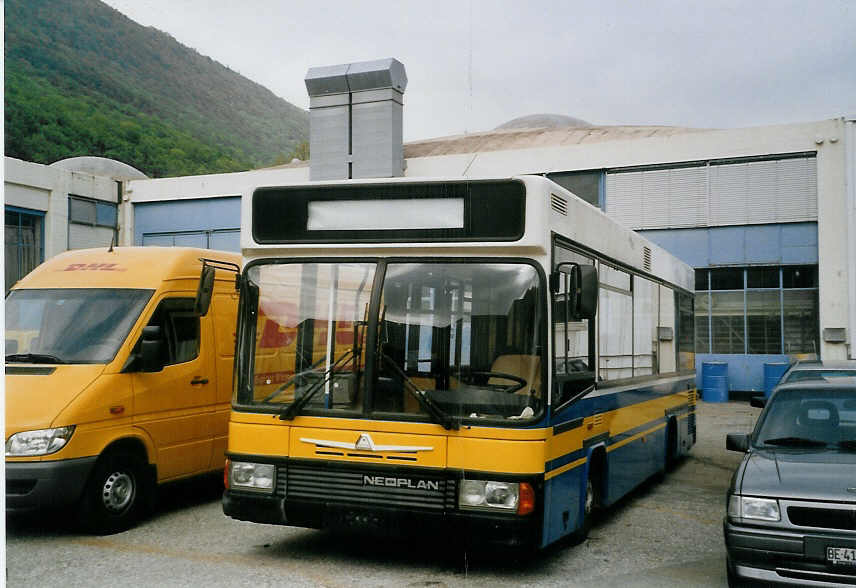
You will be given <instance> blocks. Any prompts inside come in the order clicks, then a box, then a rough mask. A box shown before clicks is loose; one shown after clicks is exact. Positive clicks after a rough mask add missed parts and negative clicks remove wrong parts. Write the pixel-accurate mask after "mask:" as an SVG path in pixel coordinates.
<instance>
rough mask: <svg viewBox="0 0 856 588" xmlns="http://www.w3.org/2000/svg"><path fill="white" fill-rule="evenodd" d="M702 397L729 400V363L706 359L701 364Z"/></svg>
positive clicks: (710, 399) (707, 400)
mask: <svg viewBox="0 0 856 588" xmlns="http://www.w3.org/2000/svg"><path fill="white" fill-rule="evenodd" d="M701 399H702V400H704V401H705V402H728V363H727V362H724V361H705V362H702V364H701Z"/></svg>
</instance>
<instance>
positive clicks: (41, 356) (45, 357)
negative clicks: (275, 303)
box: [6, 353, 65, 363]
mask: <svg viewBox="0 0 856 588" xmlns="http://www.w3.org/2000/svg"><path fill="white" fill-rule="evenodd" d="M6 362H7V363H65V360H62V359H60V358H58V357H57V356H56V355H50V354H47V353H13V354H11V355H7V356H6Z"/></svg>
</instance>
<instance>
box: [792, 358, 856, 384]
mask: <svg viewBox="0 0 856 588" xmlns="http://www.w3.org/2000/svg"><path fill="white" fill-rule="evenodd" d="M848 377H849V378H854V377H856V360H847V359H843V360H837V361H836V360H831V361H798V362H796V363H795V364H793V365H792V366H791V367H789V368H788V370H787V371H786V372H785V373H784V374H782V378H781V379H780V380H779V382H778V384H777V385H781V384H787V383H789V382H802V381H804V380H832V379H835V378H848Z"/></svg>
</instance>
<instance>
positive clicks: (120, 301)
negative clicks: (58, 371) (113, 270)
mask: <svg viewBox="0 0 856 588" xmlns="http://www.w3.org/2000/svg"><path fill="white" fill-rule="evenodd" d="M151 296H152V291H151V290H132V289H119V288H56V289H38V290H12V291H11V292H10V293H9V295H8V296H7V297H6V362H7V363H15V362H21V363H108V362H109V361H111V360H112V359H113V358H114V357H115V356H116V352H117V351H118V350H119V347H120V346H121V345H122V343H123V342H124V341H125V338H126V337H127V336H128V332H129V331H130V330H131V327H132V326H133V325H134V323H135V322H136V321H137V318H138V317H139V316H140V313H141V312H142V310H143V307H144V306H145V305H146V302H148V300H149V298H151Z"/></svg>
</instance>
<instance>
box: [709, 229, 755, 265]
mask: <svg viewBox="0 0 856 588" xmlns="http://www.w3.org/2000/svg"><path fill="white" fill-rule="evenodd" d="M707 239H708V248H709V252H710V253H709V257H708V265H743V264H745V263H746V261H745V259H746V227H716V228H711V229H707Z"/></svg>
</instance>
